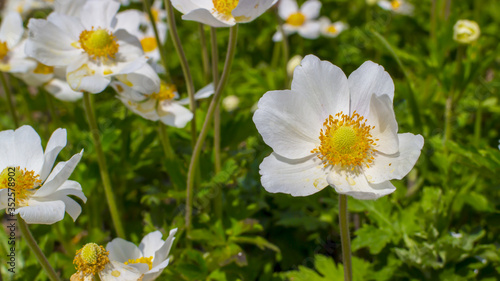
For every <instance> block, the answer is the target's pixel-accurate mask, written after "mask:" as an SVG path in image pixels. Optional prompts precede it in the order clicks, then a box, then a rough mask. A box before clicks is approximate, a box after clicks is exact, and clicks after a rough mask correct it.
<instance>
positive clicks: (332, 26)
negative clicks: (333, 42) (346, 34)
mask: <svg viewBox="0 0 500 281" xmlns="http://www.w3.org/2000/svg"><path fill="white" fill-rule="evenodd" d="M326 32H328V33H330V34H335V33H337V29H336V28H335V26H334V25H333V24H331V25H329V26H328V28H327V29H326Z"/></svg>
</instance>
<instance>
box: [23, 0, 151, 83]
mask: <svg viewBox="0 0 500 281" xmlns="http://www.w3.org/2000/svg"><path fill="white" fill-rule="evenodd" d="M119 8H120V4H119V3H118V2H116V1H113V0H88V1H86V2H85V4H84V5H83V6H82V8H81V9H80V10H79V12H80V16H79V17H76V16H74V15H66V14H61V13H57V12H54V13H51V14H50V15H49V16H48V17H47V19H46V20H44V19H31V20H30V21H29V23H28V28H29V39H28V42H27V43H26V53H27V54H28V55H29V56H31V57H33V58H35V59H36V60H38V61H40V62H41V63H43V64H45V65H48V66H59V67H66V81H67V82H68V83H69V85H70V86H71V88H72V89H73V90H75V91H85V92H90V93H100V92H102V91H103V90H104V89H105V88H106V87H107V86H108V85H109V83H110V82H111V78H112V77H116V78H117V79H119V80H121V81H123V82H124V83H125V84H127V85H129V86H131V87H133V88H135V89H137V90H139V91H143V92H148V91H149V92H151V91H153V92H154V91H157V90H158V87H159V78H158V76H157V75H156V73H154V71H153V70H152V69H151V70H144V68H151V67H150V66H149V65H148V64H147V63H146V62H147V58H146V57H145V56H144V53H143V51H142V47H141V44H140V42H139V40H138V39H137V38H136V37H134V36H132V35H130V34H129V33H128V32H127V31H125V30H123V29H116V23H117V20H116V16H115V15H116V13H117V12H118V9H119ZM62 10H63V9H62ZM145 73H148V75H144V74H145ZM153 73H154V74H153ZM136 82H139V84H137V83H136ZM145 87H146V88H145Z"/></svg>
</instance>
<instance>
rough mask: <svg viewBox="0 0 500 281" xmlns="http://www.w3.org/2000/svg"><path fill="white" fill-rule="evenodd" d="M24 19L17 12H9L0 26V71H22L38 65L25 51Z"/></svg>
mask: <svg viewBox="0 0 500 281" xmlns="http://www.w3.org/2000/svg"><path fill="white" fill-rule="evenodd" d="M23 38H24V27H23V19H22V18H21V15H19V14H18V13H16V12H10V13H8V14H7V15H6V16H5V17H4V18H3V20H2V25H1V26H0V71H2V72H12V73H22V72H27V71H28V70H29V69H33V68H35V67H36V62H35V61H34V60H32V59H30V58H28V57H27V56H26V54H25V53H24V45H25V42H26V40H24V39H23Z"/></svg>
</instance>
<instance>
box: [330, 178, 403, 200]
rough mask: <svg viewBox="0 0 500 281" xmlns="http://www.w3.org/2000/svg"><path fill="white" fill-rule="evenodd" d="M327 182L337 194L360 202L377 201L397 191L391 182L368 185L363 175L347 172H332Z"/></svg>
mask: <svg viewBox="0 0 500 281" xmlns="http://www.w3.org/2000/svg"><path fill="white" fill-rule="evenodd" d="M327 180H328V183H329V184H330V185H331V186H333V187H334V188H335V190H336V191H337V193H339V194H345V195H349V196H352V197H354V198H356V199H360V200H375V199H377V198H379V197H382V196H384V195H387V194H390V193H393V192H394V191H395V190H396V188H395V187H394V186H393V185H392V183H391V182H390V181H385V182H381V183H379V184H375V183H368V182H367V180H366V178H365V176H364V175H363V174H362V173H360V174H357V175H356V174H354V173H350V172H348V173H346V171H340V172H336V171H332V172H331V173H330V174H329V175H328V177H327Z"/></svg>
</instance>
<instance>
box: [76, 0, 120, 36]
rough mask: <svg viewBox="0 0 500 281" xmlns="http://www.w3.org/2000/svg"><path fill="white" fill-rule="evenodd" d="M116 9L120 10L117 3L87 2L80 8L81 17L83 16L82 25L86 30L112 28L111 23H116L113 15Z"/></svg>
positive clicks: (90, 0) (100, 0)
mask: <svg viewBox="0 0 500 281" xmlns="http://www.w3.org/2000/svg"><path fill="white" fill-rule="evenodd" d="M118 9H120V3H119V2H117V1H109V0H108V1H102V0H88V1H87V3H85V5H83V7H82V12H81V15H82V16H83V15H85V17H82V23H83V24H84V26H85V29H87V30H90V29H91V28H92V27H94V28H98V27H100V28H109V27H112V26H113V22H114V21H116V18H115V15H116V13H117V12H118ZM114 24H116V23H114Z"/></svg>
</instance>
